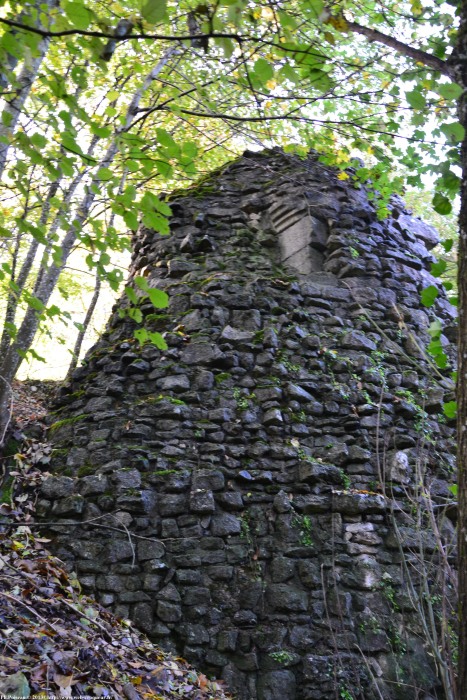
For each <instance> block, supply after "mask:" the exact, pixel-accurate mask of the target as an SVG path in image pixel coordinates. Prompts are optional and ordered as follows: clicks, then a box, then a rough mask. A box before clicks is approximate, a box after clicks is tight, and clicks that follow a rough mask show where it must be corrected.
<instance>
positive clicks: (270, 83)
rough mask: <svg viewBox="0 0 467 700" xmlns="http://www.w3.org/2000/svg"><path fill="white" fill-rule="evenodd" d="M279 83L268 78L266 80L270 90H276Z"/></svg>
mask: <svg viewBox="0 0 467 700" xmlns="http://www.w3.org/2000/svg"><path fill="white" fill-rule="evenodd" d="M276 85H277V83H276V81H275V80H268V81H266V87H267V88H269V89H270V90H274V88H275V87H276Z"/></svg>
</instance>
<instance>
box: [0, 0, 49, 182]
mask: <svg viewBox="0 0 467 700" xmlns="http://www.w3.org/2000/svg"><path fill="white" fill-rule="evenodd" d="M38 4H39V3H38ZM56 4H57V1H56V0H44V2H42V3H41V5H42V11H43V12H44V11H45V13H46V11H47V8H52V7H55V6H56ZM43 16H45V14H44V15H43ZM49 44H50V39H48V38H44V39H42V41H41V42H40V44H39V48H38V55H37V56H35V57H34V58H32V59H30V60H29V59H25V60H24V62H23V66H22V68H21V71H20V73H19V75H18V78H17V87H16V88H15V91H14V95H13V96H12V97H11V98H10V99H7V100H6V104H5V107H4V109H3V112H2V115H1V119H0V137H2V138H4V139H7V140H6V142H3V141H2V142H1V143H0V179H1V178H2V176H3V172H4V170H5V166H6V162H7V156H8V149H9V147H10V139H11V136H12V135H13V134H14V133H15V131H16V127H17V126H18V122H19V119H20V116H21V114H22V112H23V109H24V104H25V102H26V100H27V99H28V97H29V93H30V92H31V88H32V86H33V84H34V81H35V80H36V78H37V74H38V73H39V69H40V67H41V64H42V61H43V59H44V56H45V55H46V53H47V50H48V48H49Z"/></svg>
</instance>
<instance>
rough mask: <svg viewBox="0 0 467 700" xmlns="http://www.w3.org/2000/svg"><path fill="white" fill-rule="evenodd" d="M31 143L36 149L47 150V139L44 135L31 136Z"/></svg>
mask: <svg viewBox="0 0 467 700" xmlns="http://www.w3.org/2000/svg"><path fill="white" fill-rule="evenodd" d="M31 143H32V145H33V146H35V147H36V148H45V146H46V145H47V139H46V138H45V136H43V135H42V134H37V133H36V134H33V135H32V136H31Z"/></svg>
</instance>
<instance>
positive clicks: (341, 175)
mask: <svg viewBox="0 0 467 700" xmlns="http://www.w3.org/2000/svg"><path fill="white" fill-rule="evenodd" d="M349 177H350V176H349V175H347V173H339V175H338V176H337V179H338V180H348V179H349Z"/></svg>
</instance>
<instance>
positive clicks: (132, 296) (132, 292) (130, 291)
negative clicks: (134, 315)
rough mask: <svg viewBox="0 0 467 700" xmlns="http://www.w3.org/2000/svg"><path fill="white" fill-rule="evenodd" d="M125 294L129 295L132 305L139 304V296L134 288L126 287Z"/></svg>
mask: <svg viewBox="0 0 467 700" xmlns="http://www.w3.org/2000/svg"><path fill="white" fill-rule="evenodd" d="M125 294H126V295H127V297H128V299H129V300H130V301H131V303H132V304H137V303H138V301H139V299H138V296H137V294H136V292H135V290H134V289H133V288H132V287H125Z"/></svg>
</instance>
